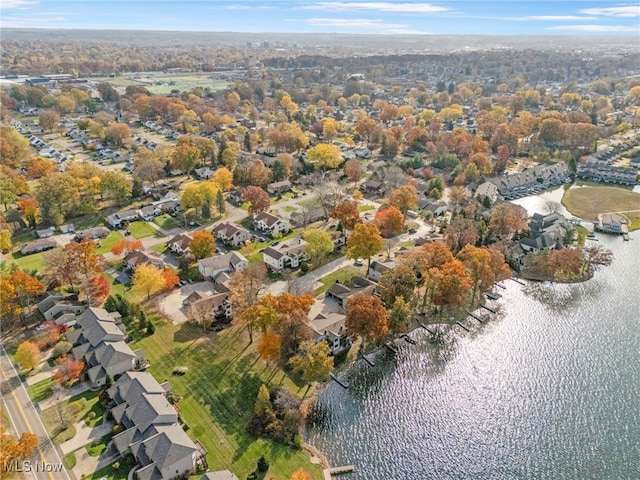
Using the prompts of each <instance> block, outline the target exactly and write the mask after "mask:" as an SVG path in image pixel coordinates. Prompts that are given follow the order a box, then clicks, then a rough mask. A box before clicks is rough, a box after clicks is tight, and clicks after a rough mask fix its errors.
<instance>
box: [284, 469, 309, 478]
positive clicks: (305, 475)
mask: <svg viewBox="0 0 640 480" xmlns="http://www.w3.org/2000/svg"><path fill="white" fill-rule="evenodd" d="M289 480H311V475H309V474H308V473H307V472H306V470H304V469H302V468H299V469H298V470H296V471H295V472H293V473H292V474H291V478H289Z"/></svg>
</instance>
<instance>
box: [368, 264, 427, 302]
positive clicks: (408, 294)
mask: <svg viewBox="0 0 640 480" xmlns="http://www.w3.org/2000/svg"><path fill="white" fill-rule="evenodd" d="M417 283H418V278H417V277H416V274H415V271H414V270H413V268H411V267H410V266H409V265H406V264H400V265H397V266H396V267H394V268H391V269H389V270H387V271H386V272H384V273H383V274H382V276H381V277H380V281H379V282H378V284H379V285H380V287H381V289H382V292H381V295H380V296H381V298H382V300H383V301H384V302H385V304H386V305H393V302H395V301H396V298H398V297H401V298H402V299H403V300H405V301H406V302H409V301H411V298H412V297H413V292H414V290H415V288H416V285H417Z"/></svg>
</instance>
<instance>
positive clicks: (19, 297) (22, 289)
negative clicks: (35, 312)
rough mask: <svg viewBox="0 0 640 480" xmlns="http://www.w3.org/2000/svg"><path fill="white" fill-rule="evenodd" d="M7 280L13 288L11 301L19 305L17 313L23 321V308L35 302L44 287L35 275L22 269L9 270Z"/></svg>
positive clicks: (43, 290)
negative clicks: (13, 293) (13, 294)
mask: <svg viewBox="0 0 640 480" xmlns="http://www.w3.org/2000/svg"><path fill="white" fill-rule="evenodd" d="M8 281H9V283H10V284H11V285H12V286H13V288H14V289H15V290H14V291H15V296H14V299H13V301H14V302H15V303H16V304H17V305H18V306H19V307H20V308H19V310H18V313H20V314H21V317H22V320H23V321H24V310H25V309H28V308H30V307H32V306H33V305H34V304H35V303H36V299H37V298H38V297H39V296H40V295H42V294H43V293H44V292H45V290H46V287H45V285H44V284H43V283H42V282H40V280H38V279H37V278H36V277H34V276H32V275H29V274H28V273H26V272H23V271H22V270H14V271H13V272H11V274H10V275H9V278H8Z"/></svg>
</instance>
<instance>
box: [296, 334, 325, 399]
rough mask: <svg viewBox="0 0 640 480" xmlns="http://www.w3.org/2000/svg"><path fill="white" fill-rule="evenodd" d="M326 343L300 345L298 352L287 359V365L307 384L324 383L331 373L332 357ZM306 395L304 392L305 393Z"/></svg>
mask: <svg viewBox="0 0 640 480" xmlns="http://www.w3.org/2000/svg"><path fill="white" fill-rule="evenodd" d="M330 354H331V349H330V348H329V344H328V343H327V342H317V343H315V342H313V341H306V342H302V344H301V345H300V351H299V352H298V353H297V354H296V355H294V356H293V357H291V358H290V359H289V365H291V367H292V368H293V371H294V372H296V373H297V374H298V375H300V377H301V378H302V380H303V381H305V382H306V383H307V384H309V385H308V386H307V391H309V387H310V386H311V382H326V381H327V380H329V374H330V373H331V372H332V371H333V357H332V356H330ZM305 395H306V392H305Z"/></svg>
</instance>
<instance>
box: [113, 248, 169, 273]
mask: <svg viewBox="0 0 640 480" xmlns="http://www.w3.org/2000/svg"><path fill="white" fill-rule="evenodd" d="M142 264H148V265H153V266H154V267H156V268H159V269H160V270H163V269H164V268H165V263H164V260H163V259H162V257H161V256H160V255H158V254H157V253H155V252H147V251H144V250H133V251H131V252H129V253H127V254H126V255H125V257H124V258H123V259H122V266H123V267H124V268H125V270H129V271H131V272H133V271H134V270H135V269H136V267H137V266H138V265H142Z"/></svg>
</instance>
